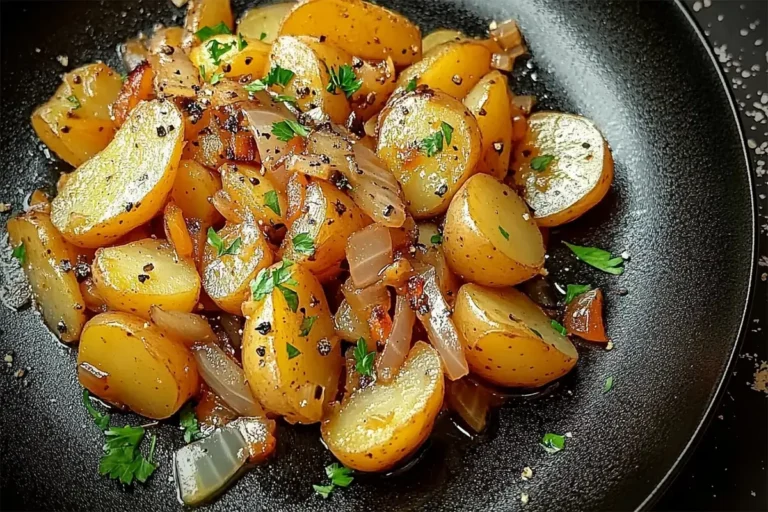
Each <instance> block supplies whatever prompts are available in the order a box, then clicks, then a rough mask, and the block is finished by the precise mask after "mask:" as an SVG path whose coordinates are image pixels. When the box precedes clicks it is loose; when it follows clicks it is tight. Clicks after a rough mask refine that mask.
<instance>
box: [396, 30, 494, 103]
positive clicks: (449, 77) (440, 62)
mask: <svg viewBox="0 0 768 512" xmlns="http://www.w3.org/2000/svg"><path fill="white" fill-rule="evenodd" d="M490 71H491V50H490V49H489V48H488V46H487V45H486V44H483V43H482V42H480V41H472V40H469V41H461V42H449V43H444V44H441V45H439V46H436V47H435V48H433V49H432V50H431V51H430V52H429V53H427V54H425V55H424V59H422V60H421V61H419V62H417V63H416V64H414V65H413V66H411V67H409V68H408V69H406V70H405V71H403V72H402V74H401V75H400V77H399V78H398V79H397V88H396V89H395V92H397V91H403V90H405V89H406V88H407V87H408V84H409V82H411V80H413V79H415V80H416V85H417V86H419V85H427V86H428V87H429V88H431V89H440V90H441V91H443V92H445V93H446V94H449V95H451V96H453V97H454V98H456V99H459V100H460V99H462V98H464V96H466V95H467V93H468V92H469V91H470V90H472V88H473V87H474V86H475V84H477V82H479V81H480V79H481V78H482V77H483V76H485V75H486V74H488V73H489V72H490Z"/></svg>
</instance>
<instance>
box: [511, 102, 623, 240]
mask: <svg viewBox="0 0 768 512" xmlns="http://www.w3.org/2000/svg"><path fill="white" fill-rule="evenodd" d="M512 168H513V170H514V171H515V184H516V185H517V186H518V187H519V189H520V190H523V191H524V192H523V197H524V198H525V200H526V202H527V203H528V205H529V206H530V207H531V209H532V210H533V212H534V216H535V219H536V222H537V223H538V224H539V226H545V227H552V226H559V225H561V224H565V223H566V222H571V221H572V220H575V219H577V218H578V217H580V216H581V215H583V214H584V213H586V212H587V210H589V209H590V208H592V207H593V206H595V205H596V204H597V203H599V202H600V200H601V199H603V197H605V195H606V194H607V193H608V190H609V189H610V188H611V182H612V181H613V157H612V156H611V150H610V148H609V147H608V143H607V142H606V141H605V139H603V136H602V134H601V133H600V130H598V129H597V127H596V126H595V124H594V123H593V122H592V121H590V120H589V119H585V118H583V117H581V116H576V115H573V114H563V113H561V112H537V113H535V114H533V115H531V117H529V118H528V132H527V133H526V135H525V138H524V139H523V140H522V141H521V142H520V144H518V145H517V146H516V148H515V154H514V160H513V164H512Z"/></svg>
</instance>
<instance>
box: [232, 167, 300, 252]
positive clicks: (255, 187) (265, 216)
mask: <svg viewBox="0 0 768 512" xmlns="http://www.w3.org/2000/svg"><path fill="white" fill-rule="evenodd" d="M259 171H260V168H259V167H257V166H253V165H245V164H237V165H234V164H224V165H222V166H221V168H219V172H220V173H221V182H222V186H223V188H224V191H225V192H226V193H227V195H228V196H229V197H230V199H232V201H234V202H235V204H236V206H237V208H239V209H241V210H242V211H243V213H246V212H247V213H250V214H251V215H252V216H253V217H254V219H256V221H257V222H260V223H263V224H266V225H272V226H275V225H278V224H282V223H284V222H285V220H284V215H285V213H286V212H287V208H288V203H287V200H286V197H285V194H283V193H282V192H280V190H278V189H277V188H276V187H275V185H274V183H272V180H271V179H270V178H269V176H268V175H263V176H262V174H261V172H259ZM243 213H241V215H242V214H243ZM270 264H271V263H270Z"/></svg>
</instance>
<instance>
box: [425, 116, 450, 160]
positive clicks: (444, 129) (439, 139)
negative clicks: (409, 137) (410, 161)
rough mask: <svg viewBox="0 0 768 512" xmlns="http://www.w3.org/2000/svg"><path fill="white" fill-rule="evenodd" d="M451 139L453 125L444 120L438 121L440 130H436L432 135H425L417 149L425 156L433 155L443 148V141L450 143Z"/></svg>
mask: <svg viewBox="0 0 768 512" xmlns="http://www.w3.org/2000/svg"><path fill="white" fill-rule="evenodd" d="M452 139H453V126H451V125H449V124H448V123H446V122H445V121H443V122H441V123H440V130H439V131H436V132H435V133H433V134H432V135H429V136H428V137H425V138H424V139H423V140H422V141H421V142H420V143H419V149H420V150H421V151H423V152H424V153H425V154H426V155H427V157H433V156H435V155H436V154H438V153H440V152H441V151H442V150H443V142H444V141H445V143H446V144H450V143H451V140H452Z"/></svg>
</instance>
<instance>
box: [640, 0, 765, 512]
mask: <svg viewBox="0 0 768 512" xmlns="http://www.w3.org/2000/svg"><path fill="white" fill-rule="evenodd" d="M673 2H674V4H675V5H676V6H677V8H678V9H680V11H681V12H682V14H683V16H684V17H685V19H686V21H687V22H688V24H689V25H690V26H691V28H692V29H693V31H694V32H695V33H696V36H697V37H698V38H699V41H700V42H701V45H702V46H703V47H704V50H705V51H706V52H707V55H708V56H709V59H710V60H711V61H712V66H713V67H714V69H715V73H717V76H718V78H719V79H720V83H721V85H722V86H723V90H724V91H725V96H726V98H727V99H728V104H729V105H730V107H731V114H732V115H733V121H734V122H735V123H736V129H737V131H738V132H739V138H740V142H741V150H742V153H743V155H744V164H745V166H746V169H747V181H748V182H749V191H750V194H749V200H750V203H751V206H752V208H751V212H752V260H751V262H750V263H751V265H750V267H749V282H748V283H747V302H746V304H744V311H743V312H742V316H741V322H740V325H739V334H738V336H737V337H736V343H734V344H733V348H732V350H731V355H730V356H729V357H728V362H727V363H726V365H725V368H724V371H723V374H722V376H721V377H720V382H718V384H717V388H716V389H715V393H714V395H713V396H712V399H711V400H710V402H709V405H708V406H707V409H706V411H705V413H704V416H703V417H702V418H701V421H700V422H699V425H698V426H697V427H696V431H695V432H694V433H693V435H692V436H691V438H690V440H689V441H688V444H686V445H685V448H683V450H682V452H680V455H679V456H678V457H677V460H675V462H674V464H672V467H670V468H669V470H668V471H667V473H666V474H665V475H664V476H663V477H662V478H661V480H660V481H659V483H658V484H657V485H656V487H655V488H654V489H653V490H652V491H651V493H650V494H649V495H648V497H647V498H645V500H643V502H642V503H641V504H640V505H639V506H638V507H637V508H636V509H635V510H636V511H640V510H649V509H650V508H651V507H653V505H655V504H656V502H657V501H659V499H660V498H661V496H662V495H663V494H664V492H665V491H666V490H667V489H668V488H669V486H670V485H671V484H672V482H674V480H675V478H677V476H678V475H679V473H680V472H681V471H682V469H683V467H684V466H685V464H686V463H687V462H688V460H689V459H690V458H691V455H693V452H694V449H695V448H696V445H698V443H699V442H700V441H701V438H702V437H703V435H704V432H705V431H706V430H707V428H708V427H709V424H710V423H711V421H712V418H713V417H714V413H715V411H716V410H717V406H718V405H719V404H720V401H721V400H722V399H723V395H724V394H725V390H726V388H727V384H728V381H729V380H730V376H731V368H732V367H733V365H734V363H735V361H736V356H737V355H738V353H739V350H740V349H741V345H742V344H743V343H744V339H745V338H746V335H747V324H748V322H749V313H750V311H751V310H752V306H753V305H754V298H755V297H754V295H755V275H756V274H755V266H756V265H757V258H758V250H757V249H758V248H757V239H758V225H757V218H758V217H757V200H756V198H755V194H756V192H755V182H754V176H753V175H752V162H751V160H750V158H749V152H748V151H747V147H746V145H745V140H746V139H745V134H744V127H743V126H742V124H741V119H740V118H739V109H738V107H737V106H736V99H735V97H734V95H733V91H732V90H731V88H730V87H729V84H728V80H727V79H726V78H725V74H724V72H723V69H722V68H721V67H720V64H719V63H718V60H717V57H716V56H715V54H714V52H713V51H712V48H711V47H710V46H709V43H708V42H707V38H706V37H705V36H704V34H703V33H702V31H701V27H699V25H698V24H697V23H696V20H695V19H694V17H693V15H692V14H691V12H690V9H689V8H688V6H687V5H685V3H684V2H683V0H673Z"/></svg>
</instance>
